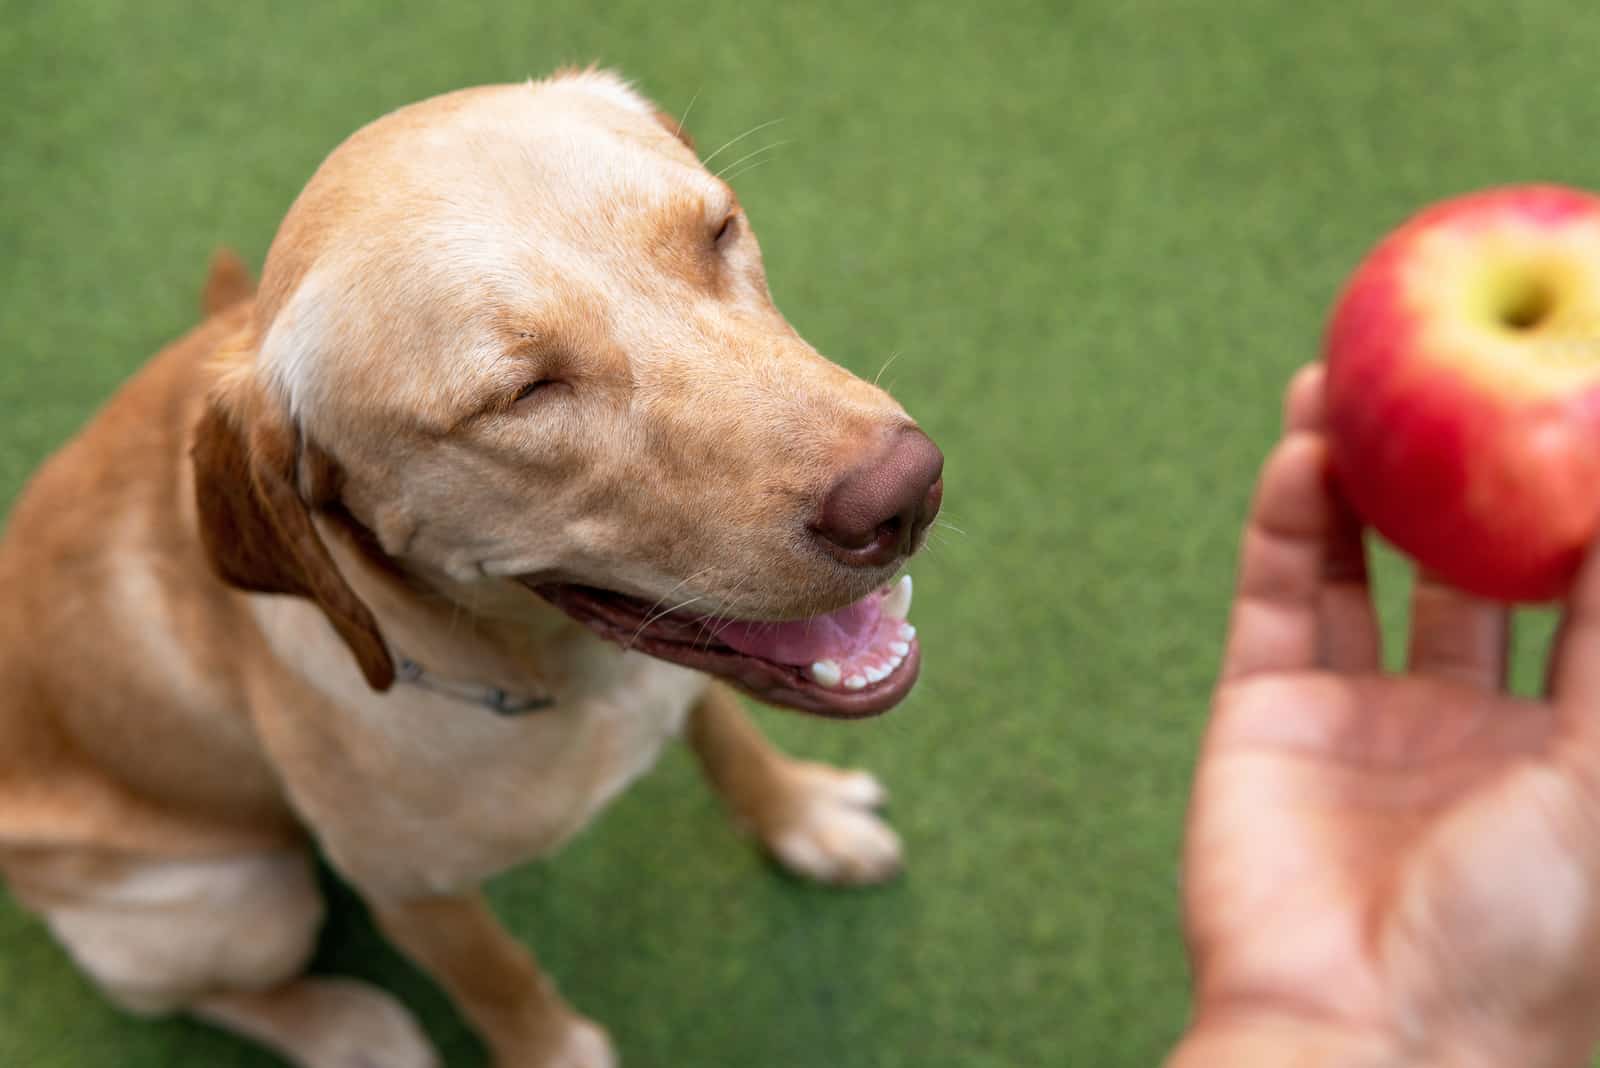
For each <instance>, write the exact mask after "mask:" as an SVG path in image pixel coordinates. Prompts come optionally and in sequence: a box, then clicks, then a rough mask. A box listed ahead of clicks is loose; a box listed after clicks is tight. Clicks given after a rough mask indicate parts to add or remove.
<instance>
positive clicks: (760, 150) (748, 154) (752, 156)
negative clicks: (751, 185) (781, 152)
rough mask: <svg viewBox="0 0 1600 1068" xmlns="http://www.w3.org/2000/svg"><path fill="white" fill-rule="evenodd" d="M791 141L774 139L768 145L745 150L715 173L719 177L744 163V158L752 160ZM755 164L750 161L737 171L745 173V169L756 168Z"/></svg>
mask: <svg viewBox="0 0 1600 1068" xmlns="http://www.w3.org/2000/svg"><path fill="white" fill-rule="evenodd" d="M791 143H792V142H790V141H774V142H772V144H770V145H762V146H761V147H760V148H758V149H756V150H755V151H753V152H746V153H745V154H744V155H742V156H740V157H739V158H738V159H736V160H734V161H733V162H732V163H730V164H728V165H727V166H726V167H723V168H722V169H721V170H720V171H718V172H717V174H716V177H718V178H721V177H722V176H723V175H724V174H727V173H728V172H729V171H731V170H733V169H734V168H735V167H737V166H739V164H741V163H744V162H745V161H746V160H753V159H755V158H756V157H758V156H761V155H764V154H765V153H768V152H771V151H773V150H774V149H779V148H782V147H783V146H784V145H787V144H791ZM763 162H764V161H763ZM756 166H757V165H756V164H754V163H752V164H751V165H750V166H748V167H746V168H745V169H744V171H741V172H739V173H741V174H743V173H745V171H752V170H754V169H755V168H756ZM729 180H730V181H731V180H732V179H729Z"/></svg>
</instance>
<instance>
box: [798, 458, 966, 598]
mask: <svg viewBox="0 0 1600 1068" xmlns="http://www.w3.org/2000/svg"><path fill="white" fill-rule="evenodd" d="M943 473H944V454H943V453H941V452H940V451H939V447H938V446H937V445H935V444H934V443H933V441H932V440H931V439H929V437H928V435H926V434H924V433H923V432H922V431H920V430H918V429H917V428H916V427H905V428H903V429H901V430H900V431H898V432H897V433H895V434H894V435H893V436H892V437H890V438H889V439H888V441H887V442H886V443H885V445H884V447H883V451H882V452H880V453H879V454H878V455H877V456H875V457H873V458H872V459H870V460H868V461H867V462H866V463H863V464H862V465H861V466H860V467H857V468H856V469H855V470H853V471H851V472H850V473H849V474H848V475H845V476H844V478H842V479H841V480H840V481H839V483H838V484H837V485H835V486H834V487H833V489H831V490H829V491H828V495H827V496H826V497H824V498H823V499H822V510H821V512H820V513H819V514H818V517H817V521H816V522H815V523H813V524H812V525H811V529H812V530H813V531H814V532H815V533H816V534H817V536H818V540H819V541H820V542H821V543H822V547H823V548H825V549H827V550H828V552H830V553H832V554H833V556H834V557H835V558H836V559H837V560H839V561H840V562H841V563H845V564H850V565H852V566H856V567H878V566H881V565H883V564H887V563H890V562H891V561H893V560H894V559H895V557H897V556H902V555H905V554H906V553H909V552H910V551H911V547H912V546H913V545H914V544H915V543H916V539H917V536H918V535H919V534H921V533H922V532H923V531H924V530H926V529H927V528H928V524H929V523H932V522H933V517H934V516H936V515H938V514H939V502H940V500H941V499H942V498H943V496H944V480H943V478H941V477H940V476H941V475H942V474H943Z"/></svg>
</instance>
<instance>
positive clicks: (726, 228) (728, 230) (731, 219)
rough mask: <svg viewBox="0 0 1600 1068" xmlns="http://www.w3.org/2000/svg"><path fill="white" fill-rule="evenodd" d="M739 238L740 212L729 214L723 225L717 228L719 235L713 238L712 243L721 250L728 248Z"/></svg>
mask: <svg viewBox="0 0 1600 1068" xmlns="http://www.w3.org/2000/svg"><path fill="white" fill-rule="evenodd" d="M738 236H739V213H738V212H730V213H729V214H728V217H727V218H726V219H723V220H722V225H721V226H720V227H718V228H717V235H716V237H714V238H712V241H713V242H714V243H715V244H716V246H717V247H718V248H719V249H721V248H727V247H728V245H729V244H730V243H732V241H733V240H734V238H736V237H738Z"/></svg>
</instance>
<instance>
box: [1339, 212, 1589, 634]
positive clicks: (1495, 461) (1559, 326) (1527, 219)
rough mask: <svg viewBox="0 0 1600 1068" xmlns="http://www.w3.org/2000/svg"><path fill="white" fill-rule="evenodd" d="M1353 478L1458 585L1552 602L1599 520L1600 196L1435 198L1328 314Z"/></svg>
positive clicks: (1391, 528) (1405, 546) (1378, 517)
mask: <svg viewBox="0 0 1600 1068" xmlns="http://www.w3.org/2000/svg"><path fill="white" fill-rule="evenodd" d="M1325 356H1326V360H1327V368H1328V378H1327V383H1328V386H1327V388H1328V416H1329V435H1330V440H1331V446H1332V452H1333V466H1334V472H1335V475H1336V477H1337V478H1338V479H1339V484H1340V486H1341V488H1342V489H1343V490H1344V492H1345V495H1346V496H1347V497H1348V498H1349V500H1350V502H1351V504H1352V505H1353V506H1354V507H1355V509H1356V511H1357V512H1359V513H1360V515H1361V516H1362V517H1363V518H1364V519H1365V520H1366V521H1367V522H1368V523H1370V524H1371V525H1372V526H1373V527H1374V528H1376V529H1377V531H1378V532H1379V533H1380V534H1382V535H1383V536H1384V537H1385V538H1387V539H1388V540H1389V541H1390V542H1392V543H1393V544H1394V545H1395V546H1396V547H1398V548H1399V549H1400V550H1401V551H1403V552H1405V553H1407V554H1408V555H1410V556H1411V557H1413V558H1414V559H1415V560H1416V561H1417V562H1418V563H1419V564H1421V565H1422V566H1423V567H1425V568H1427V569H1429V570H1431V571H1433V572H1434V573H1436V574H1437V575H1439V576H1440V577H1441V578H1443V579H1445V580H1446V581H1448V582H1451V583H1453V584H1454V585H1456V586H1458V587H1460V588H1461V589H1463V590H1466V591H1468V592H1470V593H1475V594H1478V595H1480V596H1483V597H1489V598H1494V599H1496V600H1501V601H1524V602H1532V601H1546V600H1550V599H1552V598H1556V597H1559V596H1561V595H1562V594H1563V593H1564V592H1566V590H1567V589H1568V587H1569V586H1570V585H1571V583H1572V579H1573V576H1574V574H1575V573H1576V571H1577V569H1578V565H1579V564H1580V563H1581V561H1582V559H1583V557H1584V554H1585V550H1586V549H1587V547H1588V545H1589V543H1590V541H1591V540H1593V539H1594V537H1595V535H1596V532H1597V530H1600V197H1595V196H1592V195H1590V194H1588V193H1581V192H1578V191H1576V190H1572V189H1564V188H1560V187H1557V186H1547V185H1537V186H1517V187H1510V188H1504V189H1494V190H1489V191H1487V192H1482V193H1476V194H1472V195H1469V196H1463V197H1459V198H1457V199H1454V200H1449V201H1446V202H1444V203H1441V204H1437V205H1435V206H1434V207H1431V208H1428V209H1427V210H1425V211H1423V212H1422V213H1421V214H1419V215H1417V216H1416V217H1415V218H1413V219H1411V220H1410V221H1409V222H1407V223H1405V225H1403V226H1401V227H1400V228H1399V229H1398V230H1396V231H1395V232H1394V233H1392V234H1390V235H1389V236H1388V237H1387V238H1385V239H1384V240H1383V242H1382V243H1381V244H1379V245H1378V247H1377V248H1376V249H1375V250H1373V252H1372V254H1371V255H1370V256H1368V258H1367V259H1366V260H1365V261H1364V262H1363V263H1362V264H1361V266H1360V267H1359V268H1358V269H1357V270H1356V273H1355V274H1354V275H1353V276H1352V277H1351V279H1350V281H1349V283H1348V284H1347V286H1346V288H1345V291H1344V293H1343V295H1342V296H1341V297H1340V299H1339V302H1338V305H1337V306H1336V308H1335V309H1334V313H1333V319H1332V322H1331V323H1330V325H1329V328H1328V334H1327V342H1326V349H1325Z"/></svg>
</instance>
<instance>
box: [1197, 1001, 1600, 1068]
mask: <svg viewBox="0 0 1600 1068" xmlns="http://www.w3.org/2000/svg"><path fill="white" fill-rule="evenodd" d="M1534 1037H1535V1036H1530V1035H1523V1036H1518V1038H1519V1039H1520V1041H1519V1040H1512V1041H1509V1042H1507V1043H1501V1044H1498V1045H1497V1044H1496V1043H1495V1042H1492V1041H1488V1040H1486V1039H1483V1038H1479V1039H1474V1040H1463V1041H1449V1040H1445V1039H1443V1037H1442V1036H1438V1035H1434V1036H1430V1039H1429V1040H1428V1041H1427V1043H1426V1046H1425V1048H1424V1047H1422V1046H1418V1045H1413V1044H1411V1043H1400V1042H1397V1041H1395V1040H1394V1039H1392V1038H1391V1037H1389V1036H1386V1035H1383V1034H1380V1033H1376V1032H1371V1033H1368V1032H1363V1031H1362V1030H1360V1029H1358V1028H1355V1027H1353V1026H1350V1025H1344V1024H1331V1023H1327V1022H1323V1021H1318V1020H1312V1019H1307V1018H1305V1017H1301V1016H1295V1015H1291V1014H1283V1013H1259V1014H1256V1013H1252V1014H1250V1015H1238V1016H1234V1015H1230V1016H1227V1017H1215V1016H1213V1017H1209V1018H1206V1017H1203V1018H1201V1019H1200V1020H1197V1021H1196V1023H1195V1024H1194V1025H1193V1026H1191V1027H1190V1029H1189V1031H1188V1033H1187V1034H1185V1035H1184V1037H1183V1040H1182V1041H1181V1042H1180V1043H1179V1044H1178V1047H1177V1048H1176V1049H1175V1050H1173V1051H1172V1055H1171V1056H1170V1057H1169V1058H1168V1059H1167V1063H1166V1068H1284V1066H1286V1065H1293V1066H1294V1068H1503V1066H1504V1065H1508V1064H1515V1065H1517V1066H1518V1068H1582V1066H1583V1065H1586V1064H1588V1063H1589V1061H1588V1057H1587V1053H1586V1052H1585V1050H1586V1049H1587V1044H1584V1043H1579V1044H1578V1045H1580V1046H1583V1047H1584V1049H1575V1048H1572V1047H1571V1046H1570V1045H1569V1044H1560V1043H1558V1044H1557V1047H1558V1048H1547V1047H1546V1046H1545V1045H1544V1044H1542V1043H1538V1042H1535V1043H1534V1045H1535V1046H1537V1047H1538V1048H1535V1049H1529V1048H1526V1047H1527V1046H1528V1041H1527V1040H1528V1039H1530V1038H1534ZM1506 1047H1520V1048H1517V1049H1515V1051H1514V1052H1513V1051H1511V1050H1509V1049H1507V1048H1506Z"/></svg>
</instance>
